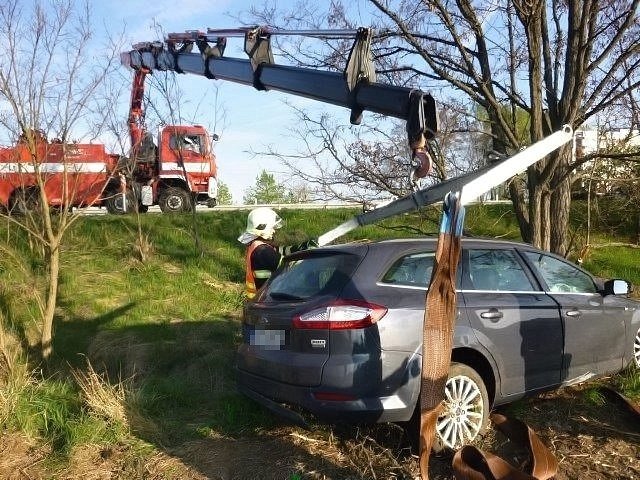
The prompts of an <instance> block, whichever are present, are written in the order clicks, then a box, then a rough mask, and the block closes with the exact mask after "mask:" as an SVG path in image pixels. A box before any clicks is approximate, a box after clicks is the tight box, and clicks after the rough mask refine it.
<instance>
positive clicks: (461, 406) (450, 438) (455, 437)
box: [436, 364, 489, 450]
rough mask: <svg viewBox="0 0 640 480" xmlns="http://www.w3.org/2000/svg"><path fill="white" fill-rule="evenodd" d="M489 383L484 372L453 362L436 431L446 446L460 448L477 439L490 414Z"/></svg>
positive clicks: (440, 440)
mask: <svg viewBox="0 0 640 480" xmlns="http://www.w3.org/2000/svg"><path fill="white" fill-rule="evenodd" d="M488 403H489V402H488V396H487V391H486V387H485V385H484V383H483V381H482V379H481V378H480V376H479V375H478V374H477V373H476V372H475V371H474V370H473V369H471V368H469V367H467V366H466V365H462V364H453V365H452V368H451V371H450V373H449V379H448V380H447V384H446V386H445V400H444V408H443V410H442V413H441V414H440V416H439V417H438V422H437V424H436V431H437V435H438V440H439V442H440V443H441V444H442V446H443V447H446V448H450V449H454V450H455V449H458V448H460V447H462V446H463V445H465V444H467V443H470V442H473V441H474V440H475V439H476V437H477V436H478V434H479V433H480V432H481V431H482V430H483V428H484V426H485V424H486V421H487V417H488V415H489V412H488V410H489V405H488Z"/></svg>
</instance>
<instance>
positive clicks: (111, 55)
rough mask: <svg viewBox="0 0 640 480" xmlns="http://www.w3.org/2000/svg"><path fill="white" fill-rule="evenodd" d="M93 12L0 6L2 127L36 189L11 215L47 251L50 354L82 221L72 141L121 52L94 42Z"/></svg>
mask: <svg viewBox="0 0 640 480" xmlns="http://www.w3.org/2000/svg"><path fill="white" fill-rule="evenodd" d="M90 13H91V12H90V9H89V5H88V3H85V4H83V5H81V6H79V7H77V6H76V4H75V2H73V1H72V0H58V1H51V2H44V3H40V2H36V3H35V4H33V6H32V7H31V9H28V8H27V7H26V6H25V4H24V3H23V2H20V1H19V0H8V1H6V2H4V3H3V4H2V5H0V38H2V45H3V46H4V48H3V50H2V51H1V52H0V104H2V106H3V108H5V110H4V111H2V112H1V114H0V127H1V128H2V129H3V131H2V133H3V134H4V136H5V138H8V139H10V140H11V141H13V142H15V143H16V144H17V146H16V148H18V147H19V150H20V151H21V152H26V153H25V157H26V158H21V161H22V162H21V163H16V164H19V165H21V166H20V168H19V169H18V170H19V171H20V172H22V173H24V177H23V180H22V183H23V186H24V185H28V187H29V188H20V189H18V191H19V192H22V196H16V197H15V198H14V199H13V200H14V204H17V205H19V206H22V207H28V208H25V209H24V210H25V211H24V212H23V213H24V215H22V216H17V215H8V214H4V215H5V217H6V218H7V220H8V221H9V222H11V223H12V224H13V225H15V226H16V227H19V228H21V229H23V230H24V231H26V232H27V233H28V235H29V238H30V239H31V241H32V245H33V246H34V248H35V250H36V251H38V250H39V251H41V252H42V253H43V256H44V257H43V258H44V264H45V266H46V281H45V288H44V291H38V293H37V298H36V301H37V303H38V306H39V308H40V317H41V318H40V332H39V333H40V347H41V353H42V357H43V358H45V359H47V358H49V356H50V355H51V353H52V339H53V320H54V312H55V309H56V305H57V295H58V279H59V274H60V268H61V265H60V253H61V248H62V245H63V242H64V238H65V234H66V232H67V231H68V230H69V228H70V227H71V225H72V224H73V223H74V222H75V221H76V220H77V219H78V215H77V214H75V213H72V212H71V210H70V209H69V208H68V206H69V205H73V204H74V202H75V201H76V200H77V198H76V196H77V194H78V191H77V188H78V185H77V183H76V182H75V179H76V178H77V175H74V174H75V173H77V170H75V168H76V167H75V166H76V165H77V163H75V162H77V158H78V157H77V155H78V152H77V148H78V145H77V144H76V143H74V142H73V141H72V139H73V138H74V137H73V136H74V135H79V132H80V131H81V130H82V128H83V127H85V128H86V127H87V126H88V125H89V123H88V120H89V118H88V117H90V116H91V112H99V111H101V109H100V108H98V107H97V106H96V105H92V102H93V101H94V98H93V97H94V93H95V91H96V89H97V87H98V85H100V83H101V81H102V80H103V79H104V78H105V77H106V76H107V75H108V74H109V72H110V71H111V70H112V69H113V68H114V67H115V66H116V59H117V56H116V55H115V53H116V52H117V50H119V49H118V48H117V47H116V48H114V49H113V50H112V51H109V52H104V51H98V47H97V46H95V45H94V44H93V32H92V30H91V26H90ZM96 59H98V60H97V61H96ZM98 123H99V122H98ZM54 137H55V139H56V140H54V141H53V142H51V141H50V140H49V139H50V138H54ZM53 149H56V150H55V151H58V152H59V153H60V155H59V158H58V160H57V161H56V163H55V166H56V167H55V168H54V169H53V170H55V172H54V173H56V174H57V177H56V176H55V175H53V174H52V172H51V170H50V169H49V168H45V165H48V164H47V163H44V162H46V161H47V160H45V159H47V158H50V157H49V156H48V155H49V153H50V152H51V151H53ZM17 151H18V150H11V149H8V150H6V151H5V153H6V154H7V155H8V156H9V157H8V158H11V157H10V155H13V154H14V153H15V152H17ZM5 158H7V157H5ZM5 161H6V160H5ZM13 161H14V162H16V159H14V160H13ZM48 161H50V160H48ZM60 169H62V171H61V172H60V171H59V170H60ZM60 178H62V180H60ZM55 182H61V186H60V187H59V188H58V189H57V190H55V189H54V191H55V192H56V193H55V195H54V196H55V197H57V199H56V202H55V205H59V207H58V208H56V209H53V208H52V205H53V203H52V196H51V195H49V194H47V191H51V185H52V184H54V183H55Z"/></svg>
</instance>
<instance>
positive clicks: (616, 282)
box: [604, 278, 631, 295]
mask: <svg viewBox="0 0 640 480" xmlns="http://www.w3.org/2000/svg"><path fill="white" fill-rule="evenodd" d="M630 292H631V284H630V283H629V282H627V281H626V280H621V279H619V278H616V279H613V280H607V281H606V282H604V294H605V295H628V294H629V293H630Z"/></svg>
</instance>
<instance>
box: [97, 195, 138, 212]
mask: <svg viewBox="0 0 640 480" xmlns="http://www.w3.org/2000/svg"><path fill="white" fill-rule="evenodd" d="M125 195H126V197H127V211H126V212H125V210H124V197H123V195H122V193H120V192H111V193H109V194H108V195H107V198H106V199H105V201H104V205H105V207H107V212H109V213H111V214H112V215H124V214H125V213H131V212H133V211H134V210H133V207H135V199H134V198H133V192H130V191H128V192H127V193H125Z"/></svg>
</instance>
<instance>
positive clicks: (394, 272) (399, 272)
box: [381, 252, 435, 287]
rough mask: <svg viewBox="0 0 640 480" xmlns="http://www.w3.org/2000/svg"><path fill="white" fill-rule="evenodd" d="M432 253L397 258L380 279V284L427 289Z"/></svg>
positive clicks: (431, 268) (431, 267) (431, 266)
mask: <svg viewBox="0 0 640 480" xmlns="http://www.w3.org/2000/svg"><path fill="white" fill-rule="evenodd" d="M434 256H435V254H434V253H433V252H420V253H412V254H409V255H405V256H404V257H401V258H399V259H398V260H396V262H395V263H394V264H393V265H392V266H391V268H390V269H389V270H387V272H386V273H385V274H384V276H383V277H382V280H381V281H382V283H389V284H392V285H407V286H413V287H427V286H428V284H429V281H430V280H431V272H432V270H433V259H434Z"/></svg>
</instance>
